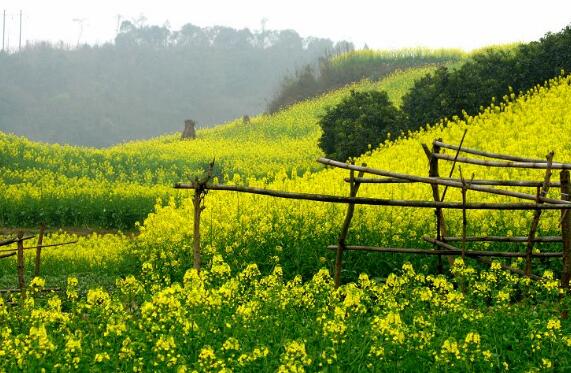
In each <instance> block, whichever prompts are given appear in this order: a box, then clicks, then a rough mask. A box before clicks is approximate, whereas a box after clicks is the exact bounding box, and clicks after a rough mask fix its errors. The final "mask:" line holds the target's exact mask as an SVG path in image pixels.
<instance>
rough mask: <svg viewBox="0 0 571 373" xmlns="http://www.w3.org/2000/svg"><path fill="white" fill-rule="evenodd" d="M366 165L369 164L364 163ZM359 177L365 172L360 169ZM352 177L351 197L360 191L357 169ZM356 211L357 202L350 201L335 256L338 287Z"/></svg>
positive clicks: (352, 172)
mask: <svg viewBox="0 0 571 373" xmlns="http://www.w3.org/2000/svg"><path fill="white" fill-rule="evenodd" d="M363 166H364V167H367V165H366V164H365V163H364V164H363ZM358 177H363V172H362V171H360V172H359V175H358ZM349 178H350V179H351V183H350V184H349V185H350V190H349V197H350V198H355V197H356V196H357V192H358V191H359V187H360V186H361V184H360V183H358V182H355V171H353V170H350V176H349ZM354 213H355V204H354V203H350V204H349V205H348V206H347V214H346V215H345V220H344V221H343V226H342V227H341V234H340V235H339V241H338V245H337V253H336V257H335V287H336V288H338V287H339V286H340V285H341V270H342V267H343V251H344V250H345V247H346V245H345V241H346V239H347V234H348V233H349V226H350V225H351V220H352V219H353V214H354Z"/></svg>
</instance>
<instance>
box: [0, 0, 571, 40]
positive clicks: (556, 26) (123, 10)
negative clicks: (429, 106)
mask: <svg viewBox="0 0 571 373" xmlns="http://www.w3.org/2000/svg"><path fill="white" fill-rule="evenodd" d="M0 7H4V8H5V9H6V10H7V14H8V17H7V22H6V28H7V32H6V35H7V37H6V38H7V39H8V38H9V43H10V47H11V48H13V47H15V46H17V44H18V37H19V11H20V10H22V11H23V15H24V16H23V32H22V39H23V40H24V42H25V41H26V40H51V41H60V40H61V41H63V42H64V43H66V44H71V45H75V44H76V43H77V40H78V38H79V37H80V38H81V42H89V43H96V42H97V43H102V42H105V41H110V40H112V39H113V38H114V36H115V33H116V29H117V17H118V15H120V16H121V19H137V18H139V17H140V16H141V15H143V16H144V17H146V18H147V24H159V25H162V24H164V23H165V22H167V21H168V23H169V24H170V26H171V28H172V29H178V28H179V27H180V26H181V25H183V24H185V23H189V22H190V23H193V24H195V25H199V26H213V25H225V26H232V27H235V28H244V27H248V28H250V29H253V30H259V29H260V28H261V24H262V19H266V20H267V21H266V28H268V29H294V30H296V31H298V32H299V33H300V34H301V35H302V36H319V37H327V38H331V39H333V40H349V41H352V42H354V43H355V44H356V46H357V47H361V46H362V45H363V44H364V43H367V44H368V45H369V46H370V47H372V48H402V47H414V46H426V47H459V48H463V49H472V48H476V47H480V46H484V45H489V44H498V43H506V42H512V41H529V40H535V39H538V38H539V37H541V36H542V35H543V34H545V33H546V32H548V31H553V32H557V31H559V30H560V29H562V28H563V27H564V26H566V25H567V24H569V23H571V1H569V0H543V1H538V0H535V1H526V0H524V1H514V0H495V1H489V0H479V1H462V0H435V1H428V0H395V1H383V0H377V1H369V0H367V1H366V0H344V1H337V0H328V1H324V0H288V1H281V0H280V1H276V0H242V1H237V0H202V1H196V0H186V1H184V0H181V1H174V0H161V1H144V0H115V1H107V0H98V1H82V0H4V1H2V2H0ZM1 10H2V8H0V11H1ZM81 23H82V24H83V32H82V34H81V35H80V24H81ZM6 42H8V40H6Z"/></svg>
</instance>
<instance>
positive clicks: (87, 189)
mask: <svg viewBox="0 0 571 373" xmlns="http://www.w3.org/2000/svg"><path fill="white" fill-rule="evenodd" d="M431 69H433V68H432V67H425V68H417V69H411V70H406V71H403V72H400V73H395V74H393V75H391V76H389V77H387V78H385V79H383V80H382V81H380V82H376V83H374V82H369V81H364V82H361V83H359V84H355V85H351V86H348V87H345V88H342V89H340V90H337V91H335V92H332V93H328V94H325V95H322V96H321V97H319V98H316V99H313V100H308V101H305V102H302V103H300V104H297V105H294V106H292V107H291V108H289V109H287V110H285V111H283V112H279V113H277V114H274V115H261V116H256V117H252V118H251V122H250V123H249V124H245V123H242V121H241V120H235V121H233V122H229V123H226V124H224V125H220V126H217V127H215V128H212V129H203V130H199V131H198V138H197V139H196V140H192V141H189V140H186V141H180V135H179V134H171V135H164V136H161V137H158V138H155V139H151V140H145V141H134V142H129V143H125V144H121V145H116V146H113V147H110V148H107V149H94V148H84V147H75V146H61V145H49V144H44V143H37V142H33V141H30V140H27V139H25V138H22V137H16V136H13V135H6V134H2V133H0V162H1V164H2V174H3V176H2V180H1V183H2V184H0V190H1V191H2V197H0V206H1V207H2V208H1V209H0V211H1V213H0V224H1V225H3V226H37V225H39V224H40V223H41V222H42V221H43V222H49V224H50V225H52V226H56V227H58V226H91V227H111V228H120V229H132V228H133V226H134V223H135V221H142V220H143V219H144V218H145V217H146V215H147V214H148V213H149V212H151V211H152V208H153V206H154V204H155V201H156V199H157V198H163V199H167V196H169V195H171V196H177V195H178V194H177V193H175V192H174V191H173V190H172V184H173V183H174V182H177V181H181V180H188V179H189V177H190V175H191V174H192V173H193V172H196V171H197V170H201V169H203V168H204V166H205V165H207V164H208V162H210V161H211V160H212V159H214V158H215V159H216V173H217V175H219V176H220V177H224V178H225V179H230V180H231V179H232V178H234V176H235V175H239V176H240V177H241V178H242V179H244V180H247V179H250V178H257V179H265V180H272V179H274V178H282V177H286V176H290V175H292V174H295V175H303V174H304V173H306V172H308V171H314V170H317V169H319V168H320V167H319V166H318V165H317V164H316V163H315V162H314V160H315V159H316V158H317V157H318V156H320V155H321V151H320V150H319V148H318V147H317V139H318V138H319V136H320V131H321V130H320V128H319V126H318V124H317V120H318V119H317V118H318V116H319V115H320V114H321V113H322V112H323V111H324V108H325V107H327V106H330V105H334V104H335V103H337V102H339V101H340V100H341V98H342V97H343V96H344V95H346V94H348V92H349V91H350V90H351V89H356V90H365V89H370V88H378V89H384V90H387V91H388V93H389V96H390V98H391V100H393V101H394V102H396V103H399V102H400V98H401V97H402V95H403V94H404V93H405V92H406V91H407V90H408V89H409V88H410V87H411V86H412V84H413V82H414V80H415V79H418V78H420V77H421V76H423V75H424V74H426V73H427V72H428V71H431ZM39 189H41V194H40V193H38V190H39Z"/></svg>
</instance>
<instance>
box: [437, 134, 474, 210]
mask: <svg viewBox="0 0 571 373" xmlns="http://www.w3.org/2000/svg"><path fill="white" fill-rule="evenodd" d="M467 132H468V129H465V130H464V134H463V135H462V139H461V140H460V145H458V150H456V155H455V156H454V162H453V163H452V167H451V168H450V174H449V175H448V179H450V178H451V177H452V174H453V173H454V168H455V167H456V160H457V159H458V156H459V155H460V150H461V149H462V144H464V138H465V137H466V133H467ZM433 146H435V145H434V144H433ZM439 149H440V148H439ZM461 181H462V184H464V180H461ZM447 191H448V185H447V186H445V187H444V191H443V192H442V197H441V198H440V202H443V201H444V199H445V198H446V192H447Z"/></svg>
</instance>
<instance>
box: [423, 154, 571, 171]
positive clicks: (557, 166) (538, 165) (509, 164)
mask: <svg viewBox="0 0 571 373" xmlns="http://www.w3.org/2000/svg"><path fill="white" fill-rule="evenodd" d="M434 157H436V158H438V159H442V160H445V161H454V158H455V157H453V156H451V155H449V154H434ZM456 161H457V162H460V163H467V164H474V165H478V166H487V167H506V168H531V169H537V170H545V169H547V162H545V161H542V162H515V161H488V160H485V159H476V158H465V157H458V158H457V159H456ZM551 168H552V169H554V170H571V164H569V163H553V164H552V166H551Z"/></svg>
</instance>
